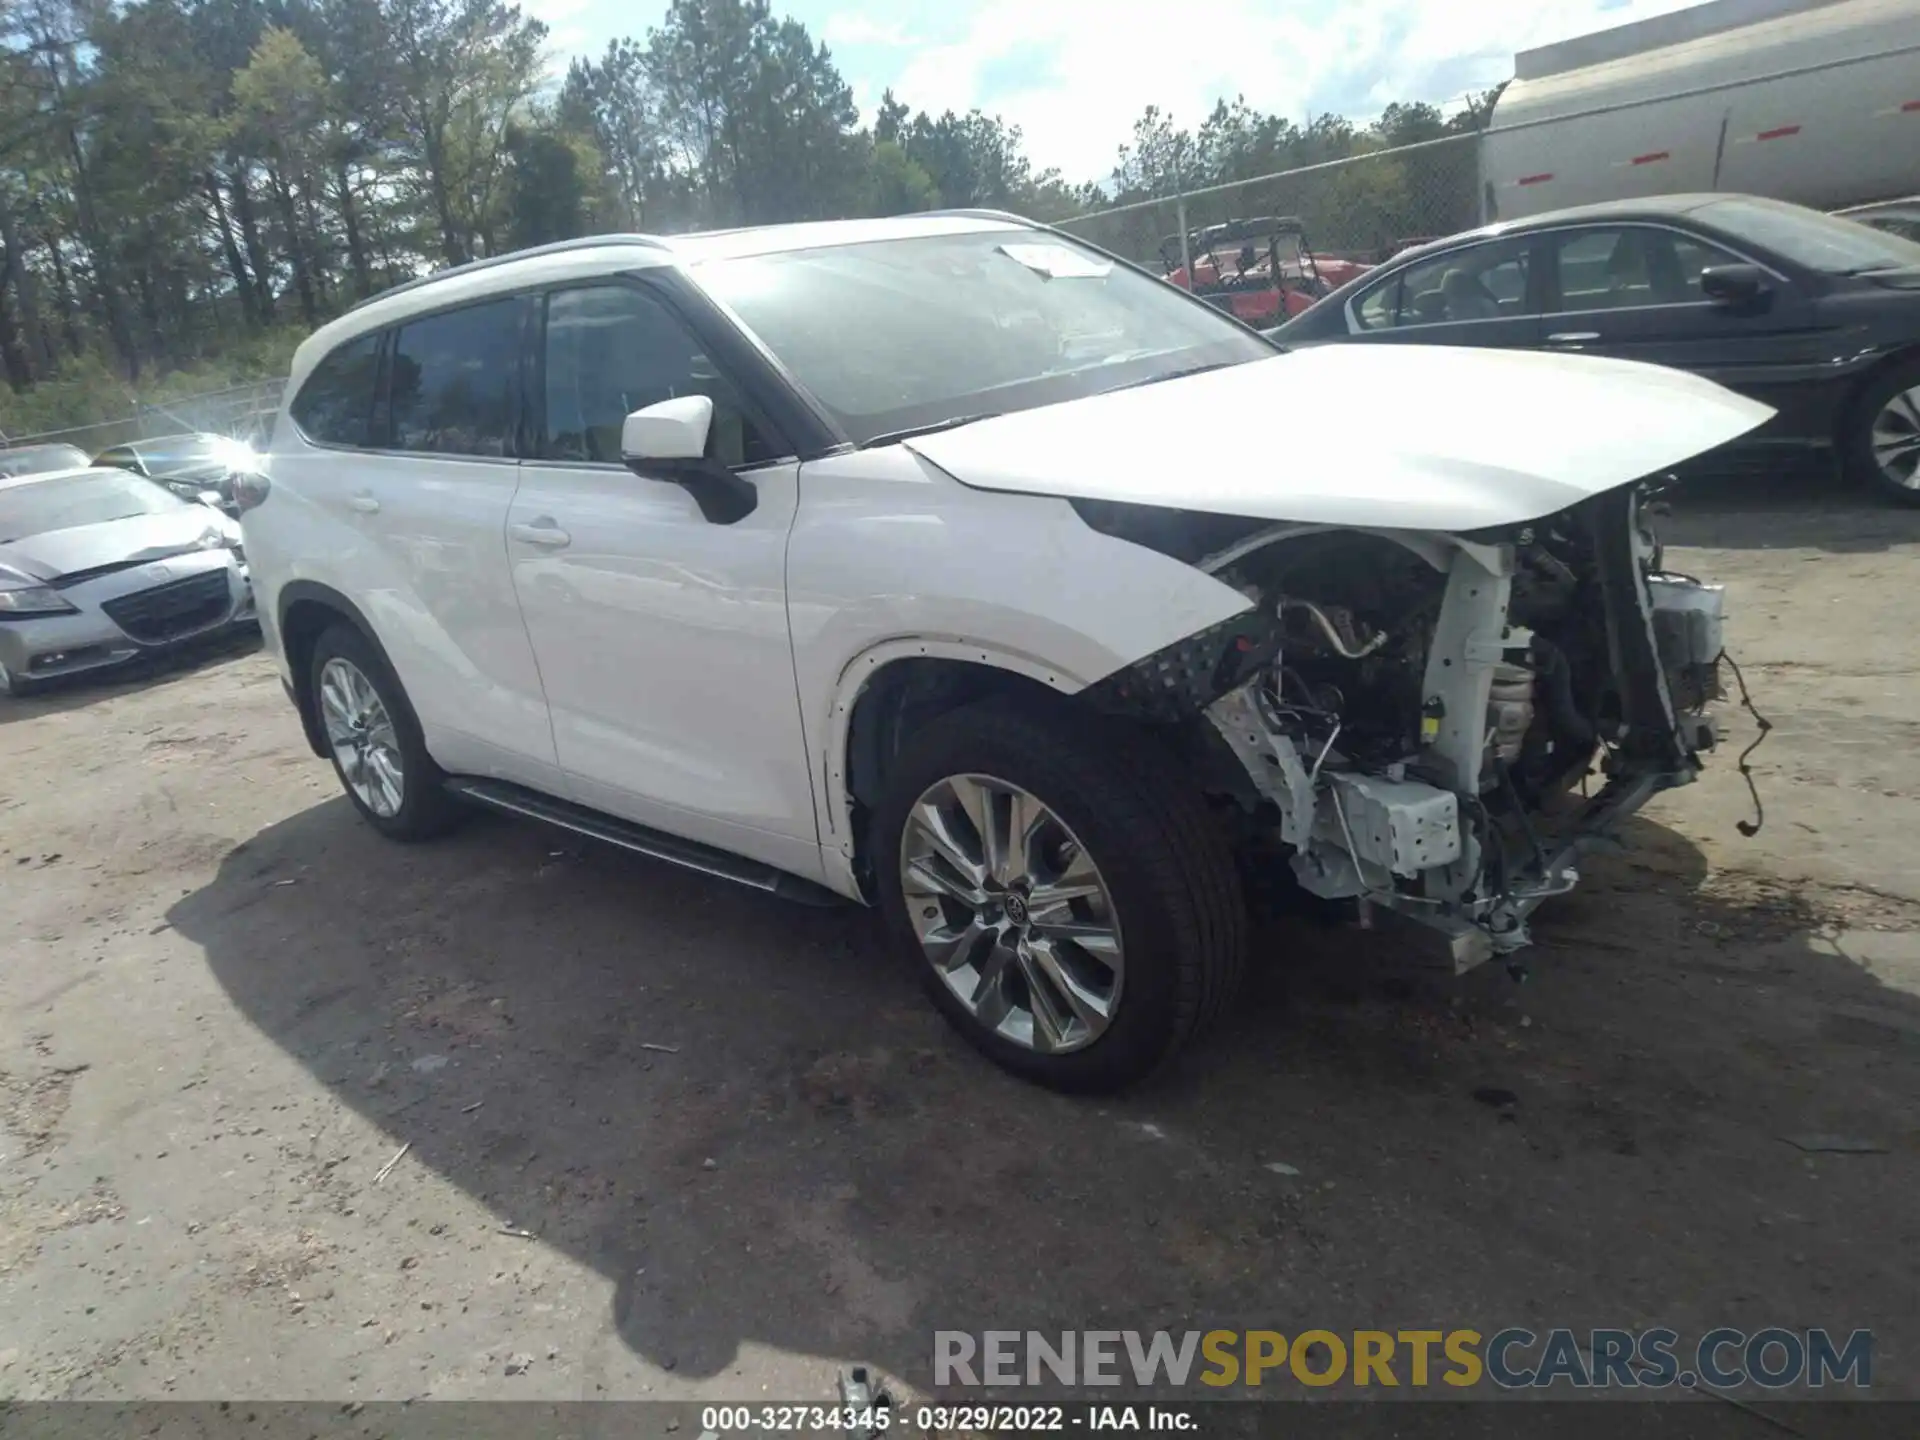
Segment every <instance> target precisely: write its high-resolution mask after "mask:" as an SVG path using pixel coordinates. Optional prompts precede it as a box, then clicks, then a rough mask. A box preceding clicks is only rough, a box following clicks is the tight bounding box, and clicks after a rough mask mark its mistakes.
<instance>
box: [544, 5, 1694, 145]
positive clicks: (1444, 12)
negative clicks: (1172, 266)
mask: <svg viewBox="0 0 1920 1440" xmlns="http://www.w3.org/2000/svg"><path fill="white" fill-rule="evenodd" d="M1690 3H1692V0H1285V3H1282V0H1200V3H1199V4H1197V5H1189V4H1182V3H1175V0H1166V3H1159V4H1154V3H1149V0H893V3H885V0H786V3H782V0H774V9H775V11H776V12H779V13H784V14H788V15H791V16H793V17H794V18H795V19H798V20H801V21H803V22H805V24H806V25H807V28H808V29H809V30H811V31H812V32H813V35H814V37H815V38H816V39H820V40H824V41H825V42H826V43H827V45H828V46H829V48H830V49H831V50H832V51H833V54H834V58H835V60H836V62H837V63H838V64H839V67H840V71H841V73H842V74H843V75H845V76H846V77H847V80H848V81H849V83H851V84H852V86H853V89H854V96H855V98H856V99H857V100H858V101H859V103H860V107H861V112H862V115H863V117H865V118H869V119H870V118H871V116H872V113H873V109H874V106H875V105H876V104H877V103H878V101H879V99H880V94H881V92H882V91H883V90H885V89H886V88H887V87H888V86H892V87H893V90H894V93H895V94H896V95H898V96H899V97H900V99H901V100H903V101H904V102H905V103H907V104H908V105H910V106H913V107H914V108H916V109H918V108H924V109H928V110H933V111H936V112H938V111H940V110H944V109H947V108H949V107H951V108H953V109H955V110H962V111H964V110H968V109H971V108H973V107H975V106H978V107H979V108H981V109H983V110H986V111H989V112H997V113H999V114H1001V115H1003V116H1005V117H1006V118H1007V119H1008V120H1011V121H1013V122H1014V123H1016V124H1018V125H1019V126H1020V127H1021V129H1022V130H1023V131H1024V132H1025V134H1026V138H1027V150H1028V153H1029V154H1030V155H1031V156H1032V157H1033V159H1034V160H1035V162H1036V163H1037V164H1039V165H1041V166H1048V165H1051V166H1057V167H1058V168H1059V169H1060V170H1061V171H1062V172H1064V173H1065V174H1066V176H1067V178H1068V179H1070V180H1104V179H1105V178H1106V177H1107V174H1108V172H1109V171H1111V169H1112V167H1113V157H1114V150H1115V148H1116V147H1117V146H1118V145H1119V143H1120V142H1121V140H1123V139H1124V138H1125V137H1126V134H1127V131H1128V130H1129V128H1130V127H1131V125H1132V123H1133V120H1134V118H1135V117H1136V116H1138V115H1139V114H1140V112H1141V111H1142V110H1143V109H1145V108H1146V107H1147V106H1148V105H1158V106H1160V107H1161V109H1163V110H1166V111H1168V112H1169V113H1170V114H1172V115H1173V117H1174V119H1175V120H1176V121H1177V122H1178V123H1181V124H1186V125H1192V124H1197V123H1199V121H1200V120H1201V119H1202V118H1203V117H1204V116H1205V115H1206V112H1207V111H1208V110H1210V109H1211V108H1212V107H1213V104H1214V102H1215V101H1216V100H1219V99H1229V100H1230V99H1232V98H1233V97H1234V96H1235V95H1241V94H1244V95H1245V96H1246V98H1247V101H1248V103H1249V104H1252V105H1255V106H1258V107H1260V108H1261V109H1265V110H1270V111H1277V112H1280V113H1284V114H1288V115H1292V116H1294V117H1296V118H1298V119H1301V120H1304V119H1305V118H1306V117H1307V116H1308V115H1309V114H1314V113H1320V112H1324V111H1335V112H1338V113H1340V114H1344V115H1347V116H1349V117H1351V118H1354V119H1367V118H1371V117H1372V116H1373V115H1376V114H1378V113H1379V111H1380V109H1381V108H1382V107H1383V106H1384V105H1386V104H1387V103H1388V102H1390V101H1393V100H1428V101H1432V102H1434V103H1436V104H1441V105H1446V104H1448V103H1452V102H1457V100H1458V98H1459V97H1460V96H1461V95H1462V94H1464V93H1465V92H1466V91H1468V90H1470V89H1481V88H1484V87H1486V86H1488V85H1492V84H1495V83H1497V82H1498V81H1500V80H1503V79H1505V78H1506V77H1507V76H1509V75H1511V74H1512V73H1513V54H1514V51H1516V50H1524V49H1528V48H1531V47H1532V46H1535V45H1543V44H1547V43H1549V42H1551V41H1555V40H1564V39H1566V38H1568V37H1569V36H1573V35H1581V34H1585V33H1587V32H1588V31H1591V30H1598V29H1603V28H1605V27H1607V26H1609V25H1618V24H1622V23H1624V22H1626V21H1628V20H1635V19H1640V18H1643V17H1645V16H1648V15H1654V14H1660V13H1663V12H1666V11H1671V10H1679V9H1684V8H1686V7H1687V5H1688V4H1690ZM522 4H523V5H524V7H525V8H526V9H527V10H528V11H530V12H531V13H533V14H535V15H538V16H540V17H541V18H542V19H544V20H545V21H546V22H547V23H548V25H550V26H551V27H552V30H553V36H552V40H553V44H554V47H555V50H556V51H557V53H558V55H560V56H562V57H564V56H568V55H572V54H580V53H589V54H597V53H598V52H599V51H601V50H602V49H603V48H605V46H606V43H607V41H608V40H609V39H611V38H613V37H614V36H617V35H635V36H643V35H644V34H645V33H646V30H647V28H648V27H649V26H650V25H653V24H655V23H657V22H658V20H659V18H660V16H661V15H662V14H663V13H664V12H665V8H666V7H665V5H664V4H663V3H659V0H640V3H637V4H636V3H633V0H522Z"/></svg>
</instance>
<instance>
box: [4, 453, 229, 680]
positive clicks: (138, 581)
mask: <svg viewBox="0 0 1920 1440" xmlns="http://www.w3.org/2000/svg"><path fill="white" fill-rule="evenodd" d="M256 623H257V620H256V617H255V614H254V609H253V587H252V584H251V583H250V581H249V579H248V577H247V566H246V552H245V551H244V549H243V548H242V547H241V543H240V527H239V526H238V525H237V524H235V523H234V522H233V521H232V520H230V519H228V518H227V517H226V516H225V515H223V514H221V513H220V512H219V511H218V510H216V509H213V508H211V507H210V506H208V505H202V504H195V503H194V502H192V501H188V500H182V499H180V498H179V497H178V496H176V495H174V494H172V493H170V492H169V491H167V490H166V489H165V488H163V487H161V486H159V485H156V484H154V483H153V482H152V481H151V480H146V479H142V478H141V477H139V476H137V475H130V474H128V473H126V472H125V471H122V470H108V469H85V470H67V471H62V472H59V473H56V474H50V475H29V476H21V477H19V478H17V479H0V689H5V690H9V691H11V692H12V693H13V694H16V695H19V694H23V693H25V692H27V691H29V690H33V689H37V688H38V687H39V686H41V685H42V684H44V683H45V682H47V681H50V680H53V679H56V678H60V677H65V676H69V675H75V674H80V673H82V672H87V671H97V670H103V669H108V668H111V667H113V666H117V665H124V664H126V663H128V662H129V661H133V660H137V659H139V658H140V657H141V656H143V655H152V654H156V653H160V652H165V651H168V650H172V649H174V648H176V647H178V646H180V645H182V644H185V643H187V642H189V641H194V640H199V639H203V638H208V637H212V636H215V635H218V634H220V633H222V632H224V631H228V630H232V629H234V628H236V627H239V626H247V625H253V624H256Z"/></svg>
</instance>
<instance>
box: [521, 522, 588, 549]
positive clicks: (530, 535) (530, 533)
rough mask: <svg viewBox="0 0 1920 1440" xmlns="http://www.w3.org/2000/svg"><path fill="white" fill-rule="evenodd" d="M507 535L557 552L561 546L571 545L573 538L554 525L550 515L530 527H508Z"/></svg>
mask: <svg viewBox="0 0 1920 1440" xmlns="http://www.w3.org/2000/svg"><path fill="white" fill-rule="evenodd" d="M507 534H509V535H511V536H512V537H513V538H514V539H515V540H519V541H521V542H523V543H525V544H528V545H544V546H546V547H547V548H549V549H552V550H558V549H559V548H560V547H561V546H563V545H570V544H572V543H573V537H572V536H571V535H569V534H567V532H566V531H564V530H562V529H561V528H560V527H559V526H558V525H556V524H554V522H553V517H552V516H550V515H542V516H541V517H540V518H539V519H537V520H535V521H534V522H533V523H532V524H530V525H521V524H514V525H509V526H508V527H507Z"/></svg>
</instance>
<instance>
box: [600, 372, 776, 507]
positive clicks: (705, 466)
mask: <svg viewBox="0 0 1920 1440" xmlns="http://www.w3.org/2000/svg"><path fill="white" fill-rule="evenodd" d="M712 434H713V399H712V397H711V396H707V395H682V396H679V397H678V398H676V399H673V400H662V401H661V402H660V403H659V404H657V405H649V406H647V408H646V409H644V410H636V411H634V412H633V413H632V414H631V415H629V416H627V418H626V420H625V421H623V422H622V423H621V426H620V458H621V459H622V460H623V461H625V462H626V466H627V468H628V469H629V470H631V471H633V473H634V474H636V475H638V476H641V477H642V478H644V479H648V480H665V481H667V482H669V483H670V484H674V485H678V486H680V487H681V488H682V489H684V490H685V491H686V492H687V493H688V494H689V495H691V496H692V497H693V499H694V503H695V504H697V505H698V506H699V507H700V513H701V514H702V515H703V516H705V517H706V519H707V520H708V521H709V522H710V523H712V524H715V525H731V524H733V523H734V522H735V521H738V520H744V519H745V518H746V517H747V516H749V515H751V514H752V513H753V511H754V508H755V507H756V506H757V505H758V504H759V503H760V494H759V492H758V491H757V490H755V489H754V488H753V485H752V484H751V483H750V482H748V481H746V480H742V479H741V478H740V477H739V476H738V475H736V474H734V473H733V471H731V470H729V469H728V468H727V467H726V466H725V465H722V464H721V463H720V462H719V461H718V460H715V459H713V458H711V457H710V456H709V455H708V454H707V445H708V441H709V439H710V438H711V437H712Z"/></svg>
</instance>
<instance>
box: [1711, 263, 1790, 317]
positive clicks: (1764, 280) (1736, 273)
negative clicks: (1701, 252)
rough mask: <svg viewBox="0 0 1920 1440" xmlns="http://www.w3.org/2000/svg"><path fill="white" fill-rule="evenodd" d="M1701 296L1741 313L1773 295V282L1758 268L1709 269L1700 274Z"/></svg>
mask: <svg viewBox="0 0 1920 1440" xmlns="http://www.w3.org/2000/svg"><path fill="white" fill-rule="evenodd" d="M1700 293H1701V294H1702V295H1705V296H1706V297H1707V299H1709V300H1711V301H1712V302H1713V303H1714V304H1716V305H1725V306H1728V307H1729V308H1732V309H1742V308H1744V307H1746V306H1749V305H1758V304H1759V303H1760V302H1761V301H1763V300H1765V299H1766V297H1767V296H1768V295H1770V294H1772V293H1773V282H1772V280H1771V279H1770V278H1769V277H1768V275H1767V272H1766V271H1764V270H1762V269H1761V268H1760V267H1759V266H1758V265H1748V264H1746V263H1744V262H1742V263H1740V264H1736V265H1709V266H1708V267H1707V268H1706V269H1704V270H1702V271H1701V272H1700Z"/></svg>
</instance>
